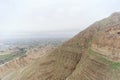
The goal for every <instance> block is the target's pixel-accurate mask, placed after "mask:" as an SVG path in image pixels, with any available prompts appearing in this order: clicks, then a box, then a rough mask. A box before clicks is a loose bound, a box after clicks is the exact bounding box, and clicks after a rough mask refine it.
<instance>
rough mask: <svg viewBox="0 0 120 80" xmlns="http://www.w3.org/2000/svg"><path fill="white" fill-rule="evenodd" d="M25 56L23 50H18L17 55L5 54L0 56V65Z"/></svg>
mask: <svg viewBox="0 0 120 80" xmlns="http://www.w3.org/2000/svg"><path fill="white" fill-rule="evenodd" d="M25 55H26V51H25V50H20V51H18V52H17V53H11V54H5V55H0V64H4V63H5V62H8V61H10V60H12V59H14V58H17V57H23V56H25Z"/></svg>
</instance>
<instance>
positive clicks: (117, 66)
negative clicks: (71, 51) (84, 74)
mask: <svg viewBox="0 0 120 80" xmlns="http://www.w3.org/2000/svg"><path fill="white" fill-rule="evenodd" d="M87 53H89V54H90V55H92V56H94V57H96V58H97V59H99V60H101V61H102V62H104V63H107V64H109V65H110V67H111V69H115V70H118V69H120V62H114V61H111V60H109V59H107V58H106V57H104V56H102V55H100V54H99V53H97V52H94V51H93V50H92V49H88V51H87Z"/></svg>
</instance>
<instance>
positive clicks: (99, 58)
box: [9, 12, 120, 80]
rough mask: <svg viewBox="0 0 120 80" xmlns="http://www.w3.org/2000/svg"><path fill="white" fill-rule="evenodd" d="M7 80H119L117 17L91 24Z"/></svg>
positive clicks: (119, 29) (119, 15)
mask: <svg viewBox="0 0 120 80" xmlns="http://www.w3.org/2000/svg"><path fill="white" fill-rule="evenodd" d="M9 80H120V13H119V12H116V13H113V14H112V15H111V16H110V17H108V18H105V19H103V20H101V21H97V22H95V23H94V24H92V25H91V26H90V27H88V28H87V29H86V30H84V31H82V32H80V33H79V34H77V35H76V36H75V37H73V38H72V39H70V40H68V41H67V42H65V43H64V44H63V45H61V46H59V47H58V48H57V49H55V50H54V51H53V52H51V53H49V54H47V55H44V56H43V57H41V58H39V59H38V60H36V61H35V62H34V63H33V64H31V65H30V66H28V67H26V68H25V69H24V70H23V71H18V72H17V74H13V75H12V76H11V77H10V78H9Z"/></svg>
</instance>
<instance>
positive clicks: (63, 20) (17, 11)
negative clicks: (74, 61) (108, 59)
mask: <svg viewBox="0 0 120 80" xmlns="http://www.w3.org/2000/svg"><path fill="white" fill-rule="evenodd" d="M117 11H120V0H0V37H1V38H2V37H13V36H28V35H29V36H30V35H33V34H34V35H36V36H42V37H45V36H54V37H55V36H62V35H63V36H73V35H75V34H76V33H78V32H79V31H81V30H83V29H85V28H86V27H88V25H90V24H92V23H93V22H95V21H96V20H100V19H102V18H104V17H107V16H109V15H110V14H111V13H113V12H117Z"/></svg>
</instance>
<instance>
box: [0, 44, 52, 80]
mask: <svg viewBox="0 0 120 80" xmlns="http://www.w3.org/2000/svg"><path fill="white" fill-rule="evenodd" d="M53 49H54V47H52V46H45V47H41V48H33V49H30V50H28V51H27V52H26V56H23V57H18V58H15V59H13V60H11V61H9V62H7V63H5V64H2V65H0V78H3V79H4V78H5V76H6V75H9V74H10V73H13V72H15V71H16V70H18V69H23V68H25V67H26V66H27V65H29V64H30V63H33V62H34V61H35V60H36V59H37V58H39V57H41V56H44V55H45V54H47V53H48V51H49V52H50V51H52V50H53Z"/></svg>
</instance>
